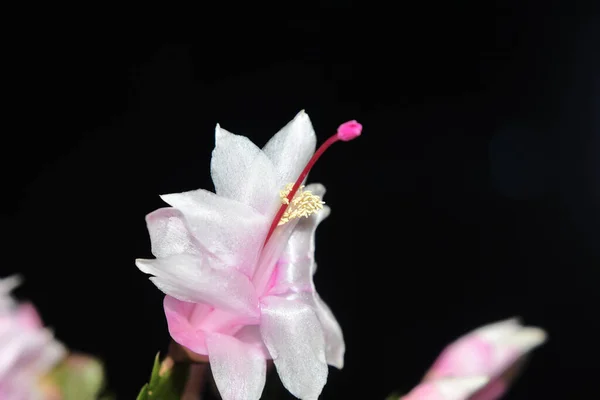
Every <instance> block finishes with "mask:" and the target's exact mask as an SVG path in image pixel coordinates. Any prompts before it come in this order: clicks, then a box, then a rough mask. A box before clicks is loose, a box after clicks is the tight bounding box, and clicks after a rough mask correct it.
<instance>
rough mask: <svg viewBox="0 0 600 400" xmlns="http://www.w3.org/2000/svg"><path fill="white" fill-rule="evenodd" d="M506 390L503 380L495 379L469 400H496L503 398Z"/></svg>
mask: <svg viewBox="0 0 600 400" xmlns="http://www.w3.org/2000/svg"><path fill="white" fill-rule="evenodd" d="M507 390H508V387H507V384H506V382H504V380H502V379H495V380H494V381H492V382H490V383H489V384H488V385H487V386H485V387H484V388H483V389H481V390H480V391H479V392H477V394H475V395H474V396H473V397H471V398H470V399H469V400H498V399H499V398H501V397H502V396H504V394H505V393H506V391H507Z"/></svg>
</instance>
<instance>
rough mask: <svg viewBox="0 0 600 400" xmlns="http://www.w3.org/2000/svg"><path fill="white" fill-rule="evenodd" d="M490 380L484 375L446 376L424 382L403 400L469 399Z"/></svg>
mask: <svg viewBox="0 0 600 400" xmlns="http://www.w3.org/2000/svg"><path fill="white" fill-rule="evenodd" d="M487 382H488V378H486V377H482V376H473V377H457V378H445V379H440V380H434V381H428V382H423V383H421V384H420V385H418V386H417V387H415V388H414V389H413V390H412V391H411V392H410V393H408V394H407V395H406V396H404V397H402V398H401V399H402V400H467V399H469V397H470V396H471V395H472V394H473V393H475V392H476V391H477V390H479V389H481V388H482V387H484V386H485V384H486V383H487Z"/></svg>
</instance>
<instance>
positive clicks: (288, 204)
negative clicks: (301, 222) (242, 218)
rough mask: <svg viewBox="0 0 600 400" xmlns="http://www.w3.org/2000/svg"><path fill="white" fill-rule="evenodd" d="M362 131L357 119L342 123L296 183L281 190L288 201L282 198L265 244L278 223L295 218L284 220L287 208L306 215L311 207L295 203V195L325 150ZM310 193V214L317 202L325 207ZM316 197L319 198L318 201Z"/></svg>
mask: <svg viewBox="0 0 600 400" xmlns="http://www.w3.org/2000/svg"><path fill="white" fill-rule="evenodd" d="M361 133H362V125H361V124H359V123H358V122H356V121H348V122H345V123H343V124H342V125H340V126H339V128H338V130H337V132H336V133H335V135H333V136H331V137H330V138H329V139H327V140H326V141H325V142H324V143H323V144H322V145H321V147H319V149H318V150H317V151H316V152H315V154H313V156H312V158H311V159H310V160H309V161H308V164H306V167H304V169H303V170H302V173H301V174H300V176H299V177H298V179H297V180H296V183H294V184H293V186H292V187H291V188H290V189H289V190H287V188H288V186H289V185H288V186H286V189H284V190H283V191H282V192H280V195H281V193H283V192H286V191H287V194H286V196H285V199H286V200H287V201H284V200H283V199H282V204H281V207H280V208H279V211H278V212H277V214H276V215H275V218H273V221H272V222H271V227H270V229H269V232H268V233H267V238H266V239H265V245H266V244H267V242H268V241H269V238H270V237H271V235H272V234H273V231H274V230H275V228H277V226H278V225H282V223H281V221H284V222H283V224H285V223H286V222H287V221H289V220H291V219H293V218H289V217H288V219H287V220H284V216H285V213H286V210H287V209H288V208H291V211H290V213H289V215H292V214H293V212H294V207H296V211H297V213H299V214H298V215H299V216H304V213H306V212H307V210H310V209H311V208H309V207H308V206H306V205H303V206H302V207H299V206H298V205H297V204H294V201H295V197H294V196H295V195H296V192H298V190H299V189H300V185H302V182H303V181H304V179H305V178H306V176H307V175H308V173H309V172H310V170H311V168H312V167H313V165H315V163H316V162H317V160H318V159H319V157H321V155H322V154H323V153H324V152H325V150H327V149H328V148H329V146H331V145H332V144H334V143H335V142H337V141H338V140H341V141H343V142H347V141H350V140H352V139H355V138H357V137H359V136H360V134H361ZM300 191H301V193H307V192H302V189H300ZM308 193H309V194H310V196H313V197H310V201H307V202H306V204H311V205H312V207H313V208H314V210H313V211H311V212H310V214H312V213H314V212H316V211H318V210H319V209H317V208H315V207H319V206H316V204H319V205H320V207H321V208H323V202H321V199H320V198H319V196H315V195H313V194H312V193H310V192H308ZM299 198H300V199H302V195H301V194H300V197H299ZM314 198H317V199H318V201H317V200H316V199H314ZM306 200H308V198H306ZM297 203H298V204H299V203H302V201H301V200H298V202H297ZM303 207H305V208H306V209H305V210H304V211H302V208H303ZM310 214H307V215H306V216H308V215H310ZM299 216H296V217H295V218H299Z"/></svg>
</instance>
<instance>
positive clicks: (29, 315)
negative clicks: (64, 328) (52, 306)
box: [17, 303, 43, 330]
mask: <svg viewBox="0 0 600 400" xmlns="http://www.w3.org/2000/svg"><path fill="white" fill-rule="evenodd" d="M17 317H18V319H19V323H20V324H21V325H22V326H23V327H24V328H27V329H32V330H35V329H40V328H42V326H43V323H42V319H41V318H40V315H39V314H38V312H37V310H36V309H35V307H34V305H33V304H31V303H23V304H21V305H19V307H18V309H17Z"/></svg>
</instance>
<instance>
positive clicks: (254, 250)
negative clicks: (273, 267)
mask: <svg viewBox="0 0 600 400" xmlns="http://www.w3.org/2000/svg"><path fill="white" fill-rule="evenodd" d="M161 198H162V199H163V200H164V201H165V202H166V203H168V204H169V205H171V206H172V207H175V208H176V209H178V210H180V211H181V212H182V213H183V215H184V216H185V219H186V221H187V223H188V226H189V228H190V229H191V231H192V234H193V235H194V237H195V238H196V239H197V240H198V241H199V242H200V243H201V244H202V245H203V246H204V247H205V248H206V249H207V250H208V251H209V252H211V253H212V254H214V255H215V256H217V257H219V258H220V259H221V261H223V263H224V264H225V265H228V266H235V267H236V268H237V269H238V270H239V271H241V272H243V273H244V274H246V275H248V276H252V274H253V272H254V267H255V265H256V259H257V257H258V254H259V252H260V250H261V248H262V244H263V242H264V239H265V236H266V234H267V231H268V229H269V224H270V222H271V221H270V220H269V219H268V218H266V217H265V216H263V215H261V214H259V213H258V212H256V211H255V210H254V209H253V208H251V207H250V206H247V205H245V204H242V203H240V202H238V201H235V200H230V199H226V198H224V197H219V196H217V195H216V194H214V193H212V192H209V191H207V190H203V189H198V190H193V191H189V192H183V193H174V194H167V195H163V196H161Z"/></svg>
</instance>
